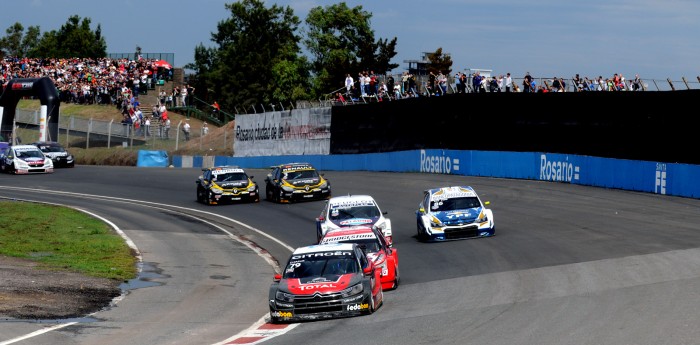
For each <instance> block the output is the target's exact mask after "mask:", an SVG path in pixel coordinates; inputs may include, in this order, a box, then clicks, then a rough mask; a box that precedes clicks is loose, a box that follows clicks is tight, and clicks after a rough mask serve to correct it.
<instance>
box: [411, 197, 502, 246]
mask: <svg viewBox="0 0 700 345" xmlns="http://www.w3.org/2000/svg"><path fill="white" fill-rule="evenodd" d="M487 205H490V202H488V201H486V202H483V203H482V202H481V199H480V198H479V196H478V195H477V194H476V192H475V191H474V189H473V188H472V187H470V186H452V187H442V188H435V189H430V190H426V191H425V192H424V194H423V200H422V201H421V202H420V204H419V205H418V210H417V211H416V220H417V224H418V239H419V240H421V241H449V240H458V239H465V238H476V237H489V236H493V235H495V234H496V226H495V224H494V220H493V212H492V210H491V209H488V208H486V206H487Z"/></svg>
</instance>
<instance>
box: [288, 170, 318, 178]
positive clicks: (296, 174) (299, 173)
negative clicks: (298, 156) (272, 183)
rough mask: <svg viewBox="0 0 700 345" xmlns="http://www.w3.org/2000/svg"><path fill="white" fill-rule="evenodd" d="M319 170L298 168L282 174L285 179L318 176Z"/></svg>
mask: <svg viewBox="0 0 700 345" xmlns="http://www.w3.org/2000/svg"><path fill="white" fill-rule="evenodd" d="M316 177H318V172H317V171H316V170H296V171H285V172H284V173H283V175H282V179H283V180H298V179H302V178H316Z"/></svg>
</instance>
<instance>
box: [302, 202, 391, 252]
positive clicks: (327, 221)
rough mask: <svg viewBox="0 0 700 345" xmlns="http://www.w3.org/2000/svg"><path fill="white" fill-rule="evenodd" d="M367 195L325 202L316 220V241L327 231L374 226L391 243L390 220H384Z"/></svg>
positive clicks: (382, 214) (382, 213)
mask: <svg viewBox="0 0 700 345" xmlns="http://www.w3.org/2000/svg"><path fill="white" fill-rule="evenodd" d="M385 214H387V212H382V210H381V209H379V206H378V205H377V202H376V201H374V198H372V197H371V196H369V195H346V196H336V197H332V198H330V199H329V200H328V201H326V205H325V206H324V207H323V210H322V211H321V215H320V216H319V217H318V218H316V240H317V241H318V240H320V239H321V237H323V235H325V234H326V232H328V231H329V230H334V229H340V228H343V227H348V226H356V225H364V226H370V227H371V226H375V227H377V229H379V230H381V232H382V234H384V237H385V238H386V241H387V243H389V245H391V243H392V233H391V220H390V219H388V218H385V217H384V215H385Z"/></svg>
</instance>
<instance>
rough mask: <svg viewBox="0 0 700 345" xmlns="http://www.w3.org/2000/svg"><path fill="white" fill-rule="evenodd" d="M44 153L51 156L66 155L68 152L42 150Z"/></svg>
mask: <svg viewBox="0 0 700 345" xmlns="http://www.w3.org/2000/svg"><path fill="white" fill-rule="evenodd" d="M44 155H45V156H47V157H51V158H56V157H68V152H44Z"/></svg>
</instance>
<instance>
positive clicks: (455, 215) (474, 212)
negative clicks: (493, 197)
mask: <svg viewBox="0 0 700 345" xmlns="http://www.w3.org/2000/svg"><path fill="white" fill-rule="evenodd" d="M481 210H482V207H474V208H468V209H464V210H452V211H440V212H433V213H432V215H433V216H434V217H435V218H437V219H438V220H440V222H442V223H443V224H445V225H459V224H463V223H472V222H474V221H475V220H476V218H477V217H479V214H480V213H481Z"/></svg>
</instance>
